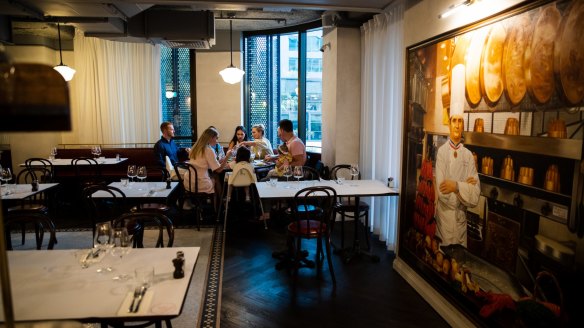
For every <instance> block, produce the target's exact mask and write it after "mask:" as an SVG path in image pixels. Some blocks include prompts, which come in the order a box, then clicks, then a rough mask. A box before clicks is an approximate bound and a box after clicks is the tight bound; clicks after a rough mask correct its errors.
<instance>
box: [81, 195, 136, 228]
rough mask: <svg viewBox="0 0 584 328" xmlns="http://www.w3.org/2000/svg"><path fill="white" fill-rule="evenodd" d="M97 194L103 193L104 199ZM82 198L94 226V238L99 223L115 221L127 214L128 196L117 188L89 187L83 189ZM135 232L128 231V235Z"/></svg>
mask: <svg viewBox="0 0 584 328" xmlns="http://www.w3.org/2000/svg"><path fill="white" fill-rule="evenodd" d="M97 192H101V193H102V194H103V196H104V197H97V195H96V193H97ZM82 197H83V201H84V203H85V208H86V211H87V215H88V216H89V217H90V218H91V223H92V225H93V236H95V224H96V223H97V222H104V221H113V220H114V219H115V218H117V217H118V216H120V215H121V214H123V213H125V212H126V195H125V194H124V192H123V191H121V190H120V189H118V188H116V187H111V186H106V185H102V184H97V185H91V186H87V187H85V188H84V189H83V192H82ZM133 230H135V229H132V231H130V229H128V233H129V234H132V232H133Z"/></svg>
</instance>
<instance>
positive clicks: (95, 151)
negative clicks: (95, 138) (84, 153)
mask: <svg viewBox="0 0 584 328" xmlns="http://www.w3.org/2000/svg"><path fill="white" fill-rule="evenodd" d="M91 155H93V157H94V158H97V149H96V148H95V146H91Z"/></svg>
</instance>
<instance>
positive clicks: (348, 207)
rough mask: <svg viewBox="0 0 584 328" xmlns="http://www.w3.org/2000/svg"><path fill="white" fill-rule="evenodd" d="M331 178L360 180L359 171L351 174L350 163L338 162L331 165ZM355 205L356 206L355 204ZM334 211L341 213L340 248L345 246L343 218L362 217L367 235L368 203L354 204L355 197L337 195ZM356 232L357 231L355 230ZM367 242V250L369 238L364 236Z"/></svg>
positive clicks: (336, 179)
mask: <svg viewBox="0 0 584 328" xmlns="http://www.w3.org/2000/svg"><path fill="white" fill-rule="evenodd" d="M330 174H331V180H333V181H338V179H339V178H344V179H345V180H360V179H361V173H359V175H357V176H352V175H351V165H348V164H340V165H336V166H333V168H332V169H331V173H330ZM355 205H357V206H355ZM355 208H357V213H355ZM334 213H335V216H336V214H337V213H338V214H340V215H341V249H343V248H345V218H352V219H355V220H360V219H361V218H363V220H364V224H363V228H364V229H365V231H364V233H365V236H368V235H369V228H368V224H367V219H368V217H369V205H368V204H367V203H365V202H363V201H359V204H356V199H355V197H339V199H338V202H337V204H336V205H335V207H334ZM334 227H335V220H333V221H332V222H331V231H332V230H334ZM355 233H357V231H355ZM365 241H366V242H367V250H369V249H370V247H371V246H370V245H369V238H365Z"/></svg>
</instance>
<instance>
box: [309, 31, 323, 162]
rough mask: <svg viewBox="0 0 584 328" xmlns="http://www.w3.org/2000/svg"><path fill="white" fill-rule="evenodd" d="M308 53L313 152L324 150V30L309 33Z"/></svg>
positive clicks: (310, 143) (311, 145)
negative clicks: (322, 47)
mask: <svg viewBox="0 0 584 328" xmlns="http://www.w3.org/2000/svg"><path fill="white" fill-rule="evenodd" d="M306 38H307V43H308V47H307V48H308V49H307V53H306V66H307V67H306V147H307V150H309V151H312V152H318V153H320V152H321V148H322V52H321V51H320V47H321V46H322V29H321V28H319V29H315V30H311V31H308V32H307V35H306Z"/></svg>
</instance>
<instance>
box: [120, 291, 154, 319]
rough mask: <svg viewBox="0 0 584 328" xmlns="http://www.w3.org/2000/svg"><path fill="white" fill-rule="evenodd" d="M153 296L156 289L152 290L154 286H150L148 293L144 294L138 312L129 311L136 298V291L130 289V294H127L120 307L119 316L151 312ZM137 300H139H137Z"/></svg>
mask: <svg viewBox="0 0 584 328" xmlns="http://www.w3.org/2000/svg"><path fill="white" fill-rule="evenodd" d="M153 298H154V291H153V290H152V288H149V289H148V290H147V291H146V293H145V294H144V296H143V297H142V302H141V303H140V308H139V309H138V312H136V313H133V312H129V309H130V304H132V300H133V299H134V291H129V292H128V294H127V295H126V297H125V298H124V301H123V302H122V305H121V306H120V309H119V310H118V315H119V316H141V315H147V314H150V305H151V304H152V300H153ZM137 301H138V300H136V302H137ZM136 302H134V306H135V305H136Z"/></svg>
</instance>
